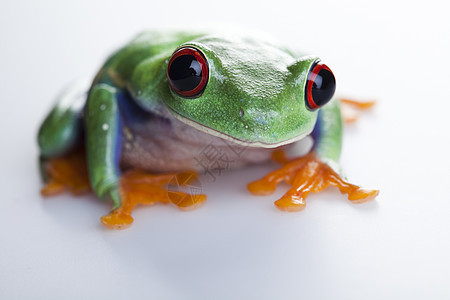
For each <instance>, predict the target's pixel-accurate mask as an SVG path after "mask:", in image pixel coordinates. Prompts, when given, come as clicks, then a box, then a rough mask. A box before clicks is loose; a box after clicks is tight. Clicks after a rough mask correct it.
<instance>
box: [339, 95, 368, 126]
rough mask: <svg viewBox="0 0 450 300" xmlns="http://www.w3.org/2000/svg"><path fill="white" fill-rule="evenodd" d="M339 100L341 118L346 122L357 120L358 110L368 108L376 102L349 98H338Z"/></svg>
mask: <svg viewBox="0 0 450 300" xmlns="http://www.w3.org/2000/svg"><path fill="white" fill-rule="evenodd" d="M340 101H341V113H342V118H343V120H344V122H345V123H347V124H349V123H353V122H355V121H357V120H358V118H359V113H358V111H361V110H367V109H370V108H372V106H374V105H375V103H376V101H355V100H350V99H340Z"/></svg>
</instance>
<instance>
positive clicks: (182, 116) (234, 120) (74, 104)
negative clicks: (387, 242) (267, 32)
mask: <svg viewBox="0 0 450 300" xmlns="http://www.w3.org/2000/svg"><path fill="white" fill-rule="evenodd" d="M335 87H336V80H335V77H334V75H333V72H332V71H331V69H330V68H329V67H328V66H327V65H325V64H323V63H322V62H321V60H320V59H319V58H318V57H317V56H314V55H301V54H298V53H296V52H295V51H292V50H289V49H288V48H285V47H283V46H280V45H279V44H277V43H275V42H272V41H270V40H268V39H266V38H260V37H253V36H245V35H241V34H239V35H237V34H233V35H227V34H215V33H191V32H144V33H142V34H140V35H138V36H137V37H136V38H134V39H133V40H132V41H131V42H129V43H128V44H127V45H125V46H124V47H122V48H120V49H119V50H117V51H116V52H114V53H113V54H112V55H111V56H110V57H109V58H108V59H107V60H106V62H105V63H104V65H103V66H102V67H101V69H100V70H99V72H98V74H97V75H96V77H95V78H94V79H93V80H92V81H90V82H87V83H81V84H77V85H75V86H72V87H71V88H69V89H68V90H67V91H66V92H65V93H63V95H62V96H61V97H60V99H59V101H58V102H57V104H56V105H55V106H54V107H53V109H52V110H51V112H50V113H49V114H48V116H47V117H46V119H45V120H44V122H43V124H42V125H41V127H40V130H39V133H38V143H39V148H40V162H41V171H42V176H43V178H44V181H45V186H44V188H43V189H42V194H43V195H52V194H56V193H59V192H61V191H63V190H67V189H69V190H70V191H72V192H73V193H75V194H76V193H82V192H85V191H88V190H93V192H94V193H95V194H96V195H97V196H98V197H99V198H101V199H109V200H111V201H112V211H111V212H110V213H109V214H108V215H106V216H103V217H102V218H101V222H102V224H103V225H105V226H106V227H108V228H116V229H118V228H125V227H127V226H128V225H130V224H131V223H132V222H133V218H132V217H131V211H132V209H133V208H134V207H135V206H136V205H138V204H147V205H149V204H154V203H155V202H162V203H167V202H172V203H174V204H176V205H177V206H178V207H179V208H181V209H191V208H194V207H197V206H199V205H200V204H202V203H203V202H204V201H205V199H206V196H205V195H203V194H189V193H185V192H184V191H182V190H177V191H168V190H167V185H168V184H171V183H174V182H176V183H177V184H179V185H185V184H188V183H189V182H191V181H192V180H194V179H195V178H196V177H197V175H196V174H197V172H206V169H205V162H203V163H202V159H203V160H204V158H202V157H201V155H203V156H205V155H206V154H208V153H209V154H210V155H209V156H206V157H207V158H208V159H210V160H211V159H215V161H214V162H216V163H217V162H218V160H221V161H222V162H226V161H228V164H227V166H226V167H227V168H232V167H233V168H234V167H240V166H243V165H246V164H256V163H263V162H265V161H267V160H269V159H270V158H273V159H274V160H276V161H278V162H280V163H281V164H283V165H282V167H281V168H280V169H279V170H276V171H274V172H272V173H270V174H268V175H267V176H265V177H263V178H262V179H260V180H257V181H254V182H252V183H250V184H249V185H248V189H249V191H250V192H252V193H253V194H256V195H266V194H270V193H273V192H274V191H275V188H276V185H277V184H278V183H280V182H282V181H285V182H287V183H288V184H290V185H291V186H292V187H291V188H290V189H289V190H288V191H287V192H286V194H285V195H284V196H283V197H282V198H281V199H279V200H277V201H276V202H275V205H276V206H277V207H278V208H279V209H281V210H285V211H298V210H301V209H302V208H304V207H305V198H306V196H307V195H308V194H309V193H310V192H319V191H321V190H323V189H324V188H326V187H327V186H329V185H331V186H335V187H337V188H339V189H340V191H341V192H342V193H347V194H348V198H349V199H350V200H351V201H353V202H355V203H359V202H364V201H367V200H370V199H373V198H375V197H376V196H377V194H378V191H377V190H368V189H363V188H360V187H359V186H357V185H354V184H351V183H349V182H347V181H346V180H345V179H344V178H343V177H342V175H341V171H340V167H339V165H338V159H339V156H340V152H341V143H342V127H343V125H342V116H341V109H340V106H341V104H340V101H339V100H337V99H334V98H333V96H334V92H335ZM308 136H311V137H313V140H314V144H313V146H312V148H311V150H310V152H309V153H308V154H306V155H303V156H300V155H297V156H295V155H294V156H293V157H292V156H290V157H288V156H287V155H285V152H284V150H289V149H294V146H295V144H296V143H297V142H298V141H301V140H303V139H304V138H306V137H308ZM207 149H209V152H208V151H207ZM212 150H214V152H215V153H216V154H220V155H214V156H213V155H212ZM289 151H290V152H292V151H291V150H289ZM227 157H233V160H232V164H230V163H229V162H230V160H229V159H228V160H225V159H224V158H227Z"/></svg>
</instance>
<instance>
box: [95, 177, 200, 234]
mask: <svg viewBox="0 0 450 300" xmlns="http://www.w3.org/2000/svg"><path fill="white" fill-rule="evenodd" d="M197 177H198V175H197V173H195V172H193V171H187V172H183V173H178V174H162V175H152V174H148V173H144V172H142V171H138V170H133V171H128V172H126V173H124V174H123V175H122V177H121V178H120V188H119V193H120V198H121V206H120V207H119V208H117V209H115V210H113V211H112V212H111V213H110V214H108V215H106V216H103V217H102V218H101V222H102V224H103V226H105V227H106V228H110V229H124V228H126V227H128V226H130V225H131V223H133V217H132V216H131V212H132V210H133V209H134V207H135V206H136V205H138V204H143V205H153V204H155V203H157V202H161V203H163V204H166V203H169V202H171V203H173V204H175V205H176V206H178V208H179V209H181V210H191V209H194V208H197V207H199V206H200V205H202V204H203V203H204V202H205V200H206V196H205V195H204V194H196V193H195V192H196V191H198V189H199V187H197V186H189V183H191V182H193V181H194V180H196V179H197ZM165 185H169V186H172V187H175V188H179V187H183V186H184V187H190V191H191V192H193V194H187V193H184V192H182V191H178V190H166V189H165V188H164V186H165Z"/></svg>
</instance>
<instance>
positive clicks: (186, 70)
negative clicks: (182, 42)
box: [167, 47, 209, 98]
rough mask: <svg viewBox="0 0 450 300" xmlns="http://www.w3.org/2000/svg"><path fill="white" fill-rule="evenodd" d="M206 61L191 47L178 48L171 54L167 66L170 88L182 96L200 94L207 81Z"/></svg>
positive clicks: (191, 96)
mask: <svg viewBox="0 0 450 300" xmlns="http://www.w3.org/2000/svg"><path fill="white" fill-rule="evenodd" d="M208 73H209V69H208V62H207V60H206V58H205V56H204V55H203V53H201V52H200V50H198V49H195V48H193V47H184V48H180V49H178V50H177V51H175V53H174V54H173V55H172V57H171V58H170V61H169V66H168V67H167V78H168V79H169V83H170V86H171V87H172V89H173V90H174V91H175V92H176V93H177V94H179V95H180V96H183V97H189V98H193V97H198V96H200V95H201V94H202V93H203V91H204V89H205V87H206V84H207V83H208V77H209V74H208Z"/></svg>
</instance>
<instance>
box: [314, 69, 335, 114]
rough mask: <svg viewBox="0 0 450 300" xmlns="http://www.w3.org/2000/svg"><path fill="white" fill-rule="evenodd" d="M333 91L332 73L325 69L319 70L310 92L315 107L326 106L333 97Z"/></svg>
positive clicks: (333, 80)
mask: <svg viewBox="0 0 450 300" xmlns="http://www.w3.org/2000/svg"><path fill="white" fill-rule="evenodd" d="M335 90H336V79H335V78H334V76H333V73H331V72H330V71H328V70H327V69H322V70H320V71H319V74H317V76H316V78H315V79H314V83H313V86H312V91H311V93H312V98H313V100H314V102H315V103H316V105H318V106H323V105H325V104H327V102H328V101H330V100H331V98H332V97H333V95H334V91H335Z"/></svg>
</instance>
